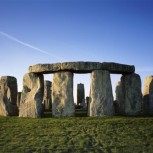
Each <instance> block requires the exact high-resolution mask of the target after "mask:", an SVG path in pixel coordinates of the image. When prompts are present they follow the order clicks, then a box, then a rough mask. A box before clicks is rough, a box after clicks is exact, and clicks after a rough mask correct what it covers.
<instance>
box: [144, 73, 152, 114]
mask: <svg viewBox="0 0 153 153" xmlns="http://www.w3.org/2000/svg"><path fill="white" fill-rule="evenodd" d="M143 111H144V113H145V114H146V115H153V76H148V77H146V78H145V83H144V91H143Z"/></svg>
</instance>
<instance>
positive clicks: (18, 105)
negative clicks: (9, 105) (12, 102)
mask: <svg viewBox="0 0 153 153" xmlns="http://www.w3.org/2000/svg"><path fill="white" fill-rule="evenodd" d="M20 100H21V92H18V94H17V107H18V108H19V107H20Z"/></svg>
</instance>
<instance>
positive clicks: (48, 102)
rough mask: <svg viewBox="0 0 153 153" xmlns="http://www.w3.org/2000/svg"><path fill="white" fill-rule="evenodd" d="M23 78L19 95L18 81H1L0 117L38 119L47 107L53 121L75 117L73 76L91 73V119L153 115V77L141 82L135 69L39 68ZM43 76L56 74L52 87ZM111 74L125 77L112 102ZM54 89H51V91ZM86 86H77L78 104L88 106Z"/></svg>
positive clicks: (102, 66)
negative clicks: (59, 118) (143, 114)
mask: <svg viewBox="0 0 153 153" xmlns="http://www.w3.org/2000/svg"><path fill="white" fill-rule="evenodd" d="M28 71H29V72H28V73H26V74H25V75H24V77H23V90H22V92H18V89H17V80H16V78H14V77H11V76H2V77H1V79H0V115H2V116H18V115H19V117H30V118H39V117H42V114H43V111H44V107H45V109H46V110H47V109H48V110H52V116H53V117H73V116H75V104H74V97H73V75H74V73H78V74H83V73H91V85H90V95H89V97H88V98H87V99H86V102H87V110H88V113H87V114H88V116H91V117H104V116H114V115H115V113H116V114H119V115H126V116H138V115H140V114H141V113H145V114H149V115H153V76H149V77H147V78H146V80H145V85H144V92H143V95H142V92H141V79H140V76H139V75H138V74H136V73H135V67H134V66H133V65H125V64H119V63H113V62H103V63H100V62H82V61H80V62H65V63H53V64H36V65H33V66H30V67H29V70H28ZM44 74H53V80H52V83H51V82H50V81H44V77H43V75H44ZM110 74H122V77H121V79H120V81H119V82H118V83H117V85H116V91H115V92H116V99H115V101H114V99H113V92H112V84H111V78H110ZM51 87H52V88H51ZM84 90H85V89H84V85H83V84H78V88H77V93H78V95H77V99H78V101H77V104H80V103H81V102H84V103H85V93H84Z"/></svg>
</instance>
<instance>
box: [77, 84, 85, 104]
mask: <svg viewBox="0 0 153 153" xmlns="http://www.w3.org/2000/svg"><path fill="white" fill-rule="evenodd" d="M84 99H85V94H84V84H82V83H80V84H77V105H80V104H81V103H82V101H83V100H84Z"/></svg>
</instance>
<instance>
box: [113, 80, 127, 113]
mask: <svg viewBox="0 0 153 153" xmlns="http://www.w3.org/2000/svg"><path fill="white" fill-rule="evenodd" d="M115 93H116V97H115V113H116V114H121V115H122V114H124V109H125V103H124V97H123V92H122V84H121V81H119V82H117V84H116V90H115Z"/></svg>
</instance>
